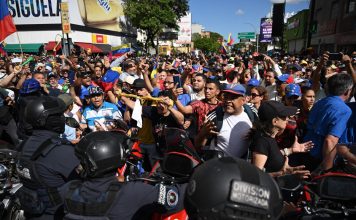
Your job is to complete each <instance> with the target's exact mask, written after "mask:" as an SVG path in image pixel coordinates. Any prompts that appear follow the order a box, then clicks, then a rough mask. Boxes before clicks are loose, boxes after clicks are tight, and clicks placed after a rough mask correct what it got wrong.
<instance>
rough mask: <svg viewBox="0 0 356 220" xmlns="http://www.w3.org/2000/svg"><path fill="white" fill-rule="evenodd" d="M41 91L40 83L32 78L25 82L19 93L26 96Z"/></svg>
mask: <svg viewBox="0 0 356 220" xmlns="http://www.w3.org/2000/svg"><path fill="white" fill-rule="evenodd" d="M40 90H41V85H40V83H39V82H38V81H37V80H35V79H32V78H31V79H26V80H25V82H24V83H23V84H22V87H21V89H20V91H19V92H20V94H21V95H26V94H30V93H34V92H37V91H40Z"/></svg>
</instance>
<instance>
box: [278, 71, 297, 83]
mask: <svg viewBox="0 0 356 220" xmlns="http://www.w3.org/2000/svg"><path fill="white" fill-rule="evenodd" d="M278 80H279V81H281V82H285V83H293V82H294V79H293V76H292V75H290V74H288V73H285V74H282V75H280V76H278Z"/></svg>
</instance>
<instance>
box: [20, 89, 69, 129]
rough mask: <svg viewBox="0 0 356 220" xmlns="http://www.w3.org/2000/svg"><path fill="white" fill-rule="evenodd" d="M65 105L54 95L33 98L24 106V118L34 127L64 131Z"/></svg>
mask: <svg viewBox="0 0 356 220" xmlns="http://www.w3.org/2000/svg"><path fill="white" fill-rule="evenodd" d="M65 109H66V105H65V104H64V102H63V101H62V100H61V99H59V98H56V97H52V96H42V97H38V98H36V99H34V100H33V101H31V102H30V103H28V105H27V106H26V108H25V114H24V118H25V121H26V122H27V123H29V124H30V125H32V127H33V128H34V129H46V130H51V131H55V132H58V133H63V132H64V126H65V119H64V115H63V113H64V111H65Z"/></svg>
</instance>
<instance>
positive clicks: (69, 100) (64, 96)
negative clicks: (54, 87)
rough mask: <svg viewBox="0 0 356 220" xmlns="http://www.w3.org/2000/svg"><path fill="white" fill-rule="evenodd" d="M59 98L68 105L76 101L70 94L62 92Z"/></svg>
mask: <svg viewBox="0 0 356 220" xmlns="http://www.w3.org/2000/svg"><path fill="white" fill-rule="evenodd" d="M58 98H59V99H61V100H62V101H63V102H64V103H65V104H66V107H68V106H70V105H71V104H73V102H74V99H73V98H72V96H70V95H69V94H60V95H59V96H58Z"/></svg>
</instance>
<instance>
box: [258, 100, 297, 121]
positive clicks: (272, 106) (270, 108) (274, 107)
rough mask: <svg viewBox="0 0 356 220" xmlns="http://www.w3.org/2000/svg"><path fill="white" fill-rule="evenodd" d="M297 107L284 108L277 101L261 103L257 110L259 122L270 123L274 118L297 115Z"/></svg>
mask: <svg viewBox="0 0 356 220" xmlns="http://www.w3.org/2000/svg"><path fill="white" fill-rule="evenodd" d="M297 110H298V109H297V107H294V106H285V105H284V104H283V103H281V102H277V101H265V102H262V104H261V106H260V108H259V109H258V117H259V119H260V121H272V119H273V118H276V117H288V116H292V115H295V114H296V113H297Z"/></svg>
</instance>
